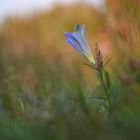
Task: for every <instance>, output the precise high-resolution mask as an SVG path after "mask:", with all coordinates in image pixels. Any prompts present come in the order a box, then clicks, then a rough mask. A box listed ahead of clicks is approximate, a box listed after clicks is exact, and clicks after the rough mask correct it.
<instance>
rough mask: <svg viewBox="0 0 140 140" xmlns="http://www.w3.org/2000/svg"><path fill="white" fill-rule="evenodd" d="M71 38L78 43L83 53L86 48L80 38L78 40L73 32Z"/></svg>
mask: <svg viewBox="0 0 140 140" xmlns="http://www.w3.org/2000/svg"><path fill="white" fill-rule="evenodd" d="M73 36H74V38H75V39H76V40H77V42H78V43H79V46H80V48H81V49H82V50H83V52H86V48H85V46H84V44H83V42H82V38H80V37H79V36H78V34H77V33H76V32H73Z"/></svg>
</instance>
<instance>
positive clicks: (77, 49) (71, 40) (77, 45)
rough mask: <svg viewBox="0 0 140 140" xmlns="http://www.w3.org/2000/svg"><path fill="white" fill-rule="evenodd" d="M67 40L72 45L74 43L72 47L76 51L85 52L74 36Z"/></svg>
mask: <svg viewBox="0 0 140 140" xmlns="http://www.w3.org/2000/svg"><path fill="white" fill-rule="evenodd" d="M66 42H68V43H69V44H70V45H72V47H73V48H74V49H75V50H76V51H78V52H79V53H82V54H83V50H82V49H81V48H80V47H79V44H78V43H77V42H76V41H75V40H73V39H72V38H69V39H67V40H66Z"/></svg>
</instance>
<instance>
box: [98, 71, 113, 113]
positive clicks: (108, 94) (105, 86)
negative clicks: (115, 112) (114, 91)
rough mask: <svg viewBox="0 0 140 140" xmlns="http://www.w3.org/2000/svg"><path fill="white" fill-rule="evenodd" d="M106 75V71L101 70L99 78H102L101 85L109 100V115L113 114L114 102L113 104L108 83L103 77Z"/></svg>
mask: <svg viewBox="0 0 140 140" xmlns="http://www.w3.org/2000/svg"><path fill="white" fill-rule="evenodd" d="M104 73H105V71H104V69H103V68H101V69H100V70H99V77H100V81H101V84H102V86H103V89H104V92H105V95H106V97H107V100H108V112H109V114H111V113H112V102H111V97H110V93H109V91H108V87H107V83H105V81H104V78H103V77H104V76H103V75H104ZM105 78H106V76H105ZM106 81H107V80H106Z"/></svg>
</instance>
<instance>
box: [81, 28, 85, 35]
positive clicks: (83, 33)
mask: <svg viewBox="0 0 140 140" xmlns="http://www.w3.org/2000/svg"><path fill="white" fill-rule="evenodd" d="M81 33H82V36H85V25H83V26H82V28H81Z"/></svg>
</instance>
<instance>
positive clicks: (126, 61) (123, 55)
mask: <svg viewBox="0 0 140 140" xmlns="http://www.w3.org/2000/svg"><path fill="white" fill-rule="evenodd" d="M139 13H140V2H139V0H117V1H114V0H106V7H105V9H104V11H102V10H101V11H98V10H96V9H95V8H94V7H91V6H89V5H85V4H77V5H72V6H66V7H62V6H56V7H55V8H54V9H53V10H51V11H48V12H44V13H41V14H38V15H34V16H32V17H24V18H16V17H15V18H14V17H9V18H8V19H7V20H6V21H5V23H4V24H3V25H1V27H0V139H2V140H16V139H17V140H28V139H29V140H32V139H33V140H46V139H48V140H71V139H73V140H78V139H79V140H88V139H89V140H91V139H97V140H102V139H108V140H117V139H119V140H125V139H126V140H129V139H130V140H132V139H134V140H137V139H140V136H139V131H140V119H139V117H140V109H139V108H140V46H139V45H140V16H139ZM76 23H80V24H85V26H86V34H87V38H88V41H89V43H90V46H91V48H92V49H93V47H94V43H95V42H97V43H98V44H99V46H100V49H101V51H102V53H103V60H104V61H106V60H108V59H109V58H111V57H113V59H112V60H111V61H110V62H109V64H108V65H107V66H106V69H107V70H108V71H109V73H110V75H111V81H112V82H111V90H112V93H113V95H112V96H113V113H112V115H111V116H110V117H108V116H107V112H106V110H105V109H104V108H102V101H101V100H95V99H94V98H92V97H93V96H100V95H103V94H104V93H103V89H102V86H101V85H100V81H99V80H98V77H97V75H96V72H95V71H93V70H92V69H90V68H89V67H87V66H85V65H83V64H84V63H88V62H86V60H85V59H84V58H82V57H80V56H79V54H78V53H76V52H75V51H74V50H73V49H72V47H71V46H69V45H68V44H66V43H65V37H64V35H63V34H64V32H65V31H71V32H72V31H73V28H74V25H75V24H76Z"/></svg>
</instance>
